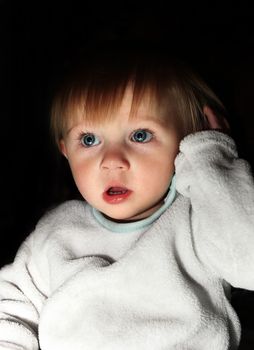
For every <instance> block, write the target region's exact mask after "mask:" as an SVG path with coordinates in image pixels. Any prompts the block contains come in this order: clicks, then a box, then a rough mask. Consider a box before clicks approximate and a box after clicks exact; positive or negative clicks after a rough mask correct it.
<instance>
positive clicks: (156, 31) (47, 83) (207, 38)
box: [0, 0, 254, 305]
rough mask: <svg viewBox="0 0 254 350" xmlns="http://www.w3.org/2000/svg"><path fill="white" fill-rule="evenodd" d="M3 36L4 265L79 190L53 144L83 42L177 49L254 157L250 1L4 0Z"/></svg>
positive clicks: (0, 248)
mask: <svg viewBox="0 0 254 350" xmlns="http://www.w3.org/2000/svg"><path fill="white" fill-rule="evenodd" d="M81 4H82V5H81ZM0 40H1V55H0V60H1V61H0V62H1V71H0V74H1V76H0V78H1V79H0V84H1V106H0V112H1V114H0V115H1V119H0V120H1V146H0V151H1V189H2V191H1V220H0V222H1V234H0V265H3V264H6V263H8V262H10V261H12V259H13V257H14V255H15V252H16V250H17V248H18V246H19V245H20V243H21V242H22V241H23V240H24V238H25V237H26V236H27V235H28V234H29V233H30V232H31V230H32V229H33V227H34V225H35V223H36V222H37V221H38V219H39V218H40V216H41V215H42V214H43V213H44V212H45V210H47V209H48V208H49V207H51V206H52V205H55V204H56V203H58V202H60V201H62V200H64V199H66V198H72V196H74V195H75V191H74V189H73V184H72V181H71V178H70V175H69V172H68V170H67V166H66V164H65V162H64V160H63V159H61V158H60V157H57V155H56V152H55V151H54V150H53V145H52V142H51V140H50V137H49V129H48V114H49V113H48V112H49V104H50V96H51V93H52V88H53V86H54V80H55V77H56V76H57V74H58V71H59V67H61V66H62V65H63V64H64V62H65V61H66V60H67V58H68V56H69V55H70V53H73V52H76V51H78V50H79V49H80V48H82V49H83V51H84V50H86V49H87V50H88V49H89V46H90V45H91V44H94V45H96V43H98V45H99V44H101V43H104V45H113V46H117V45H120V43H121V45H123V44H126V45H129V44H130V43H135V44H136V45H139V43H140V44H143V43H146V44H147V43H149V44H151V45H155V46H161V47H163V48H164V49H165V48H166V49H167V50H168V51H172V52H173V53H174V54H176V55H178V56H179V57H180V58H181V59H183V60H185V61H186V62H187V63H189V64H191V65H192V66H193V68H194V69H195V70H196V71H197V72H198V73H199V74H200V75H201V76H202V77H203V78H204V79H205V80H206V82H207V83H208V84H209V85H210V86H211V87H212V88H213V90H214V91H215V92H216V93H217V95H218V96H219V97H220V99H221V100H222V101H223V103H224V104H225V106H226V108H227V110H228V114H229V122H230V125H231V128H232V134H233V137H234V138H235V140H236V142H237V145H238V148H239V153H240V155H241V156H242V157H244V158H246V159H247V160H248V161H249V162H250V163H251V165H252V167H253V165H254V151H253V150H254V137H253V132H254V113H253V101H254V88H253V85H254V12H253V10H252V7H251V1H249V2H248V1H241V2H235V1H220V2H216V1H203V2H201V3H199V2H195V1H189V2H183V1H178V2H176V3H175V2H173V1H164V2H162V1H161V2H159V1H152V2H151V3H149V4H148V3H144V2H138V1H136V2H134V1H132V2H127V1H118V2H108V1H107V2H106V1H104V2H101V3H100V2H98V1H97V2H93V3H92V2H88V1H83V2H73V1H72V2H71V1H69V2H68V3H65V2H60V1H51V2H46V1H33V2H25V1H23V2H21V1H16V2H15V1H3V0H2V1H1V0H0ZM69 188H70V189H71V190H69ZM245 300H246V299H245ZM252 305H253V304H252Z"/></svg>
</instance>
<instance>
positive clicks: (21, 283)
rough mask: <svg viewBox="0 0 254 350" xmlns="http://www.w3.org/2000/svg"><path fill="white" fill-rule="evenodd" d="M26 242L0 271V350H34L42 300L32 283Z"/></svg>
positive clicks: (31, 263) (41, 295) (34, 273)
mask: <svg viewBox="0 0 254 350" xmlns="http://www.w3.org/2000/svg"><path fill="white" fill-rule="evenodd" d="M31 241H32V239H31V238H29V239H28V240H27V241H26V242H24V243H23V245H22V246H21V248H20V250H19V252H18V254H17V256H16V258H15V261H14V263H13V264H11V265H7V266H5V267H4V268H2V269H1V270H0V349H1V350H2V349H13V350H14V349H15V350H17V349H19V350H21V349H22V350H23V349H26V350H37V349H39V345H38V336H37V332H38V323H39V314H40V309H41V307H42V303H43V301H44V300H45V296H44V295H43V293H42V292H41V291H40V290H39V289H38V287H37V285H36V282H35V279H36V278H35V275H36V270H35V268H34V267H33V262H32V255H31Z"/></svg>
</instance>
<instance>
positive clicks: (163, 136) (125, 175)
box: [60, 89, 181, 221]
mask: <svg viewBox="0 0 254 350" xmlns="http://www.w3.org/2000/svg"><path fill="white" fill-rule="evenodd" d="M131 101H132V91H131V89H127V91H126V93H125V96H124V98H123V101H122V104H121V106H120V108H119V110H118V111H117V117H116V118H113V119H112V120H109V121H107V122H105V123H103V124H100V125H97V124H95V125H93V124H87V123H86V122H85V121H84V120H82V119H81V121H80V122H78V123H77V124H75V125H74V126H71V128H70V129H69V130H68V132H67V133H66V135H65V137H64V138H63V139H62V140H61V142H60V146H61V150H62V153H63V154H64V156H65V157H66V158H67V159H68V162H69V165H70V168H71V171H72V174H73V177H74V180H75V183H76V185H77V187H78V189H79V191H80V193H81V194H82V196H83V197H84V199H85V200H86V201H87V202H88V203H90V205H92V206H93V207H95V208H96V209H97V210H99V211H101V212H102V213H103V214H104V215H105V216H107V217H109V218H111V219H113V220H116V221H133V220H140V219H143V218H146V217H148V216H149V215H151V214H152V213H154V212H155V211H156V210H157V209H158V208H159V207H160V206H161V205H162V204H163V199H164V197H165V194H166V193H167V190H168V187H169V184H170V181H171V179H172V176H173V174H174V160H175V157H176V155H177V153H178V147H179V142H180V139H181V137H180V133H179V132H178V131H177V129H176V127H174V125H168V126H167V127H166V126H165V124H164V125H163V124H162V123H161V122H160V121H159V118H157V117H156V116H158V113H159V112H158V111H157V110H156V108H155V106H154V105H152V104H150V103H148V102H147V101H146V99H145V98H144V99H143V101H142V103H141V104H140V106H139V108H138V110H137V114H136V116H135V118H131V119H130V118H129V115H130V109H131ZM141 129H142V130H144V129H146V130H149V133H148V135H149V136H151V134H152V138H151V139H150V140H149V141H148V142H143V143H142V142H135V141H134V140H133V134H134V133H135V131H137V130H141ZM150 132H151V134H150ZM85 133H91V134H94V135H96V140H98V142H99V143H98V144H96V145H94V146H92V147H85V146H84V145H82V143H81V141H82V140H83V138H82V135H83V134H85ZM111 186H118V187H124V188H127V189H129V190H130V191H131V194H130V195H129V196H128V198H126V199H125V200H122V201H119V202H117V203H114V204H111V203H107V202H106V201H105V200H104V199H103V193H104V192H105V191H106V190H107V189H108V188H109V187H111Z"/></svg>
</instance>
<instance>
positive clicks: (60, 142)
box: [59, 139, 68, 159]
mask: <svg viewBox="0 0 254 350" xmlns="http://www.w3.org/2000/svg"><path fill="white" fill-rule="evenodd" d="M59 148H60V151H61V153H62V155H64V156H65V158H66V159H68V156H67V151H66V146H65V143H64V140H63V139H61V140H60V141H59Z"/></svg>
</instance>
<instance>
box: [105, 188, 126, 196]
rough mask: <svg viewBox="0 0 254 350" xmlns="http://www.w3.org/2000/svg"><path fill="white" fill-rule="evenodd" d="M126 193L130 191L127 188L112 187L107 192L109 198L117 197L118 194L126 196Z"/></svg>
mask: <svg viewBox="0 0 254 350" xmlns="http://www.w3.org/2000/svg"><path fill="white" fill-rule="evenodd" d="M126 192H128V190H127V189H125V188H121V187H110V188H109V189H108V190H107V193H108V195H109V196H115V195H118V194H125V193H126Z"/></svg>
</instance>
